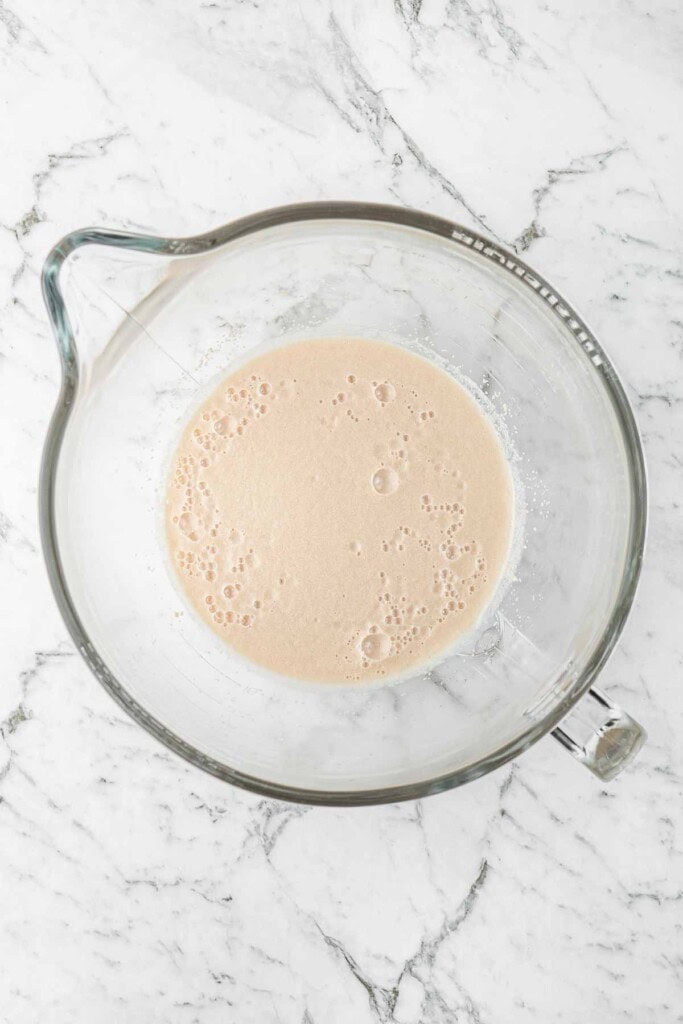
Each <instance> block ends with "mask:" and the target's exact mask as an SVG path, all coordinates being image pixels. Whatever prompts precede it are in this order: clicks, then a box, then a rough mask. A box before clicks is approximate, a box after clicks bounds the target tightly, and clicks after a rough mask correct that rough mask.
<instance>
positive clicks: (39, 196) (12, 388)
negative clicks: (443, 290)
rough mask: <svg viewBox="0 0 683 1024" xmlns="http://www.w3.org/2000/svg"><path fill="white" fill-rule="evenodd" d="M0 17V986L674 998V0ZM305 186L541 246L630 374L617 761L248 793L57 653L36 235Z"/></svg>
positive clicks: (680, 17) (539, 757)
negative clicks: (647, 521)
mask: <svg viewBox="0 0 683 1024" xmlns="http://www.w3.org/2000/svg"><path fill="white" fill-rule="evenodd" d="M0 50H1V54H2V60H1V62H0V76H1V80H2V87H1V90H0V97H1V100H2V102H1V104H0V125H1V126H2V140H3V145H4V156H3V161H2V174H1V175H0V222H1V225H2V227H1V230H0V303H1V305H2V315H1V318H0V417H1V422H2V425H3V428H2V429H3V435H2V436H3V444H2V445H1V446H0V464H1V466H2V469H1V471H0V481H1V485H0V567H1V569H0V572H1V577H0V579H1V586H0V624H1V625H0V633H1V637H2V642H1V644H0V657H1V659H2V660H1V662H0V664H1V666H2V685H1V686H0V723H2V724H1V737H0V1020H2V1021H3V1022H8V1024H24V1022H31V1024H33V1022H41V1024H42V1022H44V1021H49V1022H50V1024H71V1022H88V1024H89V1022H92V1021H97V1022H102V1024H114V1022H115V1024H119V1022H124V1021H125V1022H127V1024H132V1022H134V1024H138V1022H139V1024H152V1022H157V1021H158V1022H164V1024H167V1022H173V1024H175V1022H178V1024H191V1022H201V1024H213V1022H239V1024H250V1022H255V1024H270V1022H273V1024H347V1022H353V1024H366V1022H367V1024H371V1022H393V1021H395V1022H397V1024H432V1022H433V1024H452V1022H458V1024H498V1022H500V1024H517V1022H522V1021H524V1022H527V1021H539V1022H540V1021H543V1022H547V1021H558V1022H566V1024H578V1022H584V1021H601V1022H603V1024H611V1022H616V1021H620V1022H621V1021H631V1022H635V1024H651V1022H654V1021H657V1022H658V1024H669V1022H674V1021H681V1020H683V835H682V825H683V757H682V754H681V750H682V748H683V744H682V743H681V734H682V730H683V690H682V688H681V662H682V658H683V654H682V652H683V644H682V639H681V638H682V631H681V621H682V615H683V589H682V587H683V572H682V566H683V558H682V555H683V540H682V534H681V511H680V503H681V499H682V496H683V485H682V483H681V467H682V466H683V456H682V454H681V453H682V452H683V423H682V419H681V407H682V403H683V377H682V370H683V264H682V262H681V256H680V254H681V250H682V249H683V226H682V224H681V212H682V210H683V203H682V202H681V194H680V182H681V174H682V172H683V150H682V148H681V140H680V112H681V109H682V104H683V72H682V70H681V69H682V68H683V60H682V58H683V13H682V12H681V9H680V6H679V5H677V4H674V3H673V2H666V0H665V2H662V3H658V4H651V3H648V0H615V2H614V3H611V4H607V5H604V4H603V5H601V4H595V3H592V2H589V0H576V2H574V3H572V4H570V5H568V4H561V3H559V2H557V0H551V2H550V3H545V2H540V0H522V2H519V3H512V2H510V0H500V2H496V0H450V2H446V0H394V3H393V4H392V3H391V2H390V0H372V2H365V3H364V2H362V0H358V2H355V0H353V2H346V3H344V2H341V0H340V2H338V3H337V2H330V0H298V2H296V3H292V2H286V0H279V2H278V0H276V2H273V3H269V4H265V3H259V2H258V0H253V2H246V0H245V2H239V0H215V2H197V0H188V2H186V3H180V2H162V0H118V2H116V3H114V2H105V0H94V2H89V3H86V2H83V0H63V2H61V3H59V4H57V3H45V2H44V0H7V2H0ZM319 198H356V199H358V198H364V199H379V200H385V201H390V202H397V203H403V204H407V205H411V206H416V207H421V208H423V209H427V210H431V211H433V212H437V213H440V214H444V215H446V216H449V217H452V218H454V219H456V220H460V221H462V222H463V223H466V224H470V225H478V226H479V227H480V228H483V229H484V230H485V231H487V232H489V233H490V234H491V235H493V236H494V237H496V238H497V239H500V240H501V241H503V242H504V243H505V244H507V245H509V246H511V247H513V248H516V249H517V250H518V251H522V250H528V257H527V258H528V259H529V260H531V262H532V263H533V264H535V265H536V266H537V267H538V268H539V270H541V271H542V272H543V273H545V274H546V275H547V276H548V277H549V278H550V279H551V280H552V281H554V282H555V283H556V284H557V285H558V287H560V288H561V289H562V290H564V292H565V293H566V294H567V296H568V297H569V298H570V299H571V300H573V301H574V302H575V303H576V305H577V306H578V307H579V308H580V309H581V310H582V312H583V313H584V314H585V316H586V317H587V319H588V321H589V322H590V323H591V324H592V325H593V327H594V328H595V330H596V332H597V333H598V336H599V337H600V338H601V340H602V341H603V343H604V344H605V346H606V347H607V349H608V351H609V352H610V353H611V354H612V355H613V356H614V359H615V361H616V363H617V366H618V367H619V368H620V370H621V371H622V373H623V376H624V379H625V381H626V384H627V387H628V390H629V393H630V395H631V398H632V400H633V402H634V404H635V407H636V410H637V414H638V418H639V423H640V426H641V429H642V432H643V436H644V441H645V446H646V454H647V458H648V463H649V472H650V481H651V525H650V536H649V545H648V551H647V561H646V567H645V572H644V576H643V581H642V585H641V589H640V592H639V596H638V600H637V603H636V606H635V609H634V612H633V614H632V616H631V619H630V621H629V623H628V626H627V629H626V631H625V634H624V637H623V640H622V642H621V644H620V646H619V649H618V651H617V653H616V654H615V655H614V657H613V659H612V661H611V663H610V665H609V666H608V668H607V670H606V671H605V673H604V675H603V678H602V686H603V688H604V689H605V690H606V691H607V692H608V693H609V694H610V695H611V696H613V697H614V698H615V699H616V700H618V701H619V702H621V703H623V704H624V705H625V706H626V707H627V708H628V709H629V710H630V711H631V712H632V713H633V714H634V715H635V716H636V717H637V718H639V719H640V720H641V721H642V722H643V723H644V724H645V725H646V727H647V728H648V730H649V734H650V740H649V744H648V746H647V747H646V749H645V750H644V751H643V753H642V755H641V757H640V760H639V761H638V762H637V764H636V765H635V766H634V767H633V768H632V769H631V770H630V771H629V772H628V773H627V774H625V775H623V776H622V777H621V778H620V779H619V780H618V781H616V782H615V783H613V784H611V785H610V786H609V787H606V786H602V785H600V784H599V783H598V782H597V781H596V780H595V779H594V778H592V777H591V776H590V775H589V773H588V772H586V771H585V770H583V769H582V768H581V767H580V766H579V765H578V764H576V763H575V762H574V761H572V759H571V758H569V757H568V756H567V755H565V754H564V753H563V752H562V751H561V750H560V748H559V747H558V746H557V745H556V744H554V743H553V742H552V741H551V740H546V741H544V742H542V743H540V744H539V745H537V746H536V747H535V748H534V749H533V750H532V751H530V752H529V753H528V754H527V755H526V756H524V757H523V758H522V759H521V760H520V761H519V762H518V763H517V764H515V765H514V766H512V767H508V768H505V769H503V770H501V771H499V772H498V773H496V774H494V775H492V776H489V777H488V778H485V779H483V780H481V781H480V782H478V783H476V784H473V785H470V786H469V787H467V788H465V789H463V790H460V791H457V792H453V793H450V794H446V795H443V796H441V797H436V798H432V799H430V800H426V801H424V802H423V803H421V804H407V805H402V806H395V807H381V808H372V809H366V810H354V811H336V810H324V809H304V808H300V807H294V806H287V805H284V804H275V803H271V802H268V801H265V800H259V799H258V798H255V797H252V796H249V795H247V794H245V793H241V792H237V791H235V790H232V789H230V788H228V787H227V786H225V785H224V784H221V783H219V782H218V781H216V780H214V779H211V778H209V777H207V776H204V775H202V774H201V773H200V772H198V771H197V770H195V769H192V768H190V767H188V766H186V765H185V764H183V763H182V762H180V761H179V760H177V759H176V758H175V757H173V756H171V755H170V754H168V753H167V752H166V751H165V750H164V749H163V748H161V747H160V746H158V745H157V743H156V742H155V741H154V740H152V739H151V738H150V737H148V736H147V735H146V734H145V733H143V732H142V731H141V730H140V729H139V728H138V727H136V726H135V725H134V724H133V723H132V722H130V721H129V720H128V719H127V718H126V717H125V716H124V715H123V713H122V712H121V711H120V710H119V709H118V708H117V707H116V706H115V705H114V704H113V703H112V701H111V700H110V698H109V697H108V696H107V695H106V694H105V693H104V692H103V691H102V690H101V689H100V687H99V686H98V685H97V683H96V682H95V681H94V679H93V678H92V677H91V675H90V673H89V671H88V670H87V669H86V667H85V665H84V664H83V663H82V662H81V660H80V658H79V657H78V656H77V655H76V654H75V652H74V649H73V646H72V644H71V642H70V641H69V639H68V636H67V633H66V630H65V628H64V626H63V625H62V622H61V620H60V618H59V616H58V614H57V612H56V610H55V606H54V603H53V600H52V597H51V594H50V592H49V589H48V585H47V581H46V575H45V571H44V569H43V566H42V562H41V555H40V550H39V538H38V532H37V524H36V478H37V468H38V461H39V458H40V450H41V444H42V438H43V435H44V431H45V428H46V423H47V420H48V417H49V414H50V411H51V408H52V405H53V403H54V401H55V397H56V391H57V383H58V364H57V357H56V352H55V349H54V345H53V343H52V340H51V337H50V333H49V330H48V326H47V322H46V316H45V312H44V310H43V307H42V303H41V298H40V294H39V282H38V275H39V270H40V266H41V263H42V260H43V258H44V256H45V254H46V252H47V250H48V248H49V247H50V245H51V244H52V243H54V242H55V241H56V240H57V238H58V237H59V236H60V235H61V234H62V233H63V232H65V231H67V230H70V229H72V228H75V227H78V226H82V225H84V224H88V223H91V224H99V225H109V226H124V227H130V228H140V229H144V230H148V231H152V232H160V233H168V234H173V233H195V232H199V231H201V230H204V229H207V228H209V227H212V226H214V225H216V224H217V223H222V222H224V221H226V220H229V219H231V218H233V217H235V216H236V215H239V214H243V213H246V212H250V211H253V210H256V209H258V208H261V207H265V206H272V205H276V204H278V203H283V202H291V201H296V200H302V199H319Z"/></svg>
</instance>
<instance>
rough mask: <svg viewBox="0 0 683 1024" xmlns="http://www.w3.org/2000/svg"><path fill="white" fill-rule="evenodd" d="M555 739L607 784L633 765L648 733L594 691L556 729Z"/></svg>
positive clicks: (601, 694)
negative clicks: (632, 762) (628, 766)
mask: <svg viewBox="0 0 683 1024" xmlns="http://www.w3.org/2000/svg"><path fill="white" fill-rule="evenodd" d="M552 734H553V736H554V737H555V739H556V740H558V742H560V743H561V744H562V746H563V747H565V749H566V750H568V751H569V752H570V753H571V754H573V755H574V757H575V758H576V759H577V761H581V763H582V764H585V766H586V767H587V768H589V769H590V770H591V771H592V772H593V775H597V777H598V778H599V779H601V780H602V781H603V782H609V781H610V779H613V778H614V777H615V775H618V774H619V772H620V771H621V770H622V769H623V768H625V767H626V766H627V765H629V764H630V763H631V761H633V759H634V758H635V757H636V755H637V753H638V751H639V750H640V748H641V747H642V745H643V743H644V742H645V740H646V739H647V733H646V732H645V730H644V729H643V727H642V726H641V725H639V724H638V722H636V721H635V720H634V719H633V718H631V716H630V715H627V714H626V712H625V711H622V710H621V708H619V707H617V706H616V704H613V703H612V702H611V701H610V700H608V699H607V697H605V695H604V693H601V691H600V690H596V689H595V688H592V689H590V690H589V691H588V693H587V694H586V695H585V697H583V699H582V700H580V701H579V702H578V704H577V705H576V706H575V707H574V708H572V710H571V711H570V712H569V714H568V715H567V717H566V718H563V719H562V721H561V722H560V724H559V725H558V726H556V728H555V729H553V733H552Z"/></svg>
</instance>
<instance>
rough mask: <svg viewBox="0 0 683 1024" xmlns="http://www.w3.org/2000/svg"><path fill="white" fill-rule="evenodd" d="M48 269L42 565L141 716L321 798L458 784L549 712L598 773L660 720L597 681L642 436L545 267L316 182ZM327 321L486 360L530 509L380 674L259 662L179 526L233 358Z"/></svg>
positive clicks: (65, 253) (613, 611)
mask: <svg viewBox="0 0 683 1024" xmlns="http://www.w3.org/2000/svg"><path fill="white" fill-rule="evenodd" d="M43 284H44V293H45V298H46V302H47V306H48V310H49V313H50V316H51V319H52V322H53V325H54V330H55V334H56V338H57V344H58V346H59V352H60V356H61V361H62V369H63V379H62V388H61V394H60V397H59V401H58V404H57V408H56V411H55V413H54V417H53V419H52V423H51V426H50V429H49V432H48V436H47V440H46V444H45V452H44V460H43V466H42V478H41V488H40V514H41V529H42V536H43V544H44V550H45V556H46V561H47V566H48V570H49V574H50V578H51V581H52V586H53V588H54V592H55V595H56V598H57V601H58V603H59V607H60V609H61V612H62V615H63V616H64V620H65V622H66V624H67V626H68V628H69V630H70V632H71V635H72V636H73V638H74V641H75V642H76V644H77V646H78V648H79V650H80V651H81V653H82V654H83V656H84V658H85V659H86V661H87V662H88V664H89V665H90V667H91V669H92V670H93V672H94V673H95V675H96V676H97V678H98V679H99V680H100V682H101V683H102V684H103V685H104V686H105V687H106V689H107V690H108V691H109V692H110V693H111V694H112V696H113V697H114V698H115V699H116V700H117V701H119V703H120V704H121V705H123V707H124V708H126V710H127V711H128V712H129V713H130V715H131V716H132V717H133V718H134V719H135V720H136V721H137V722H139V723H140V725H142V726H144V727H145V728H146V729H147V730H149V731H150V732H151V733H153V734H154V735H155V736H156V737H157V738H158V739H160V740H161V741H162V742H163V743H165V744H166V745H167V746H168V747H170V748H171V749H172V750H174V751H176V753H178V754H180V755H181V756H183V757H185V758H187V760H189V761H191V762H192V763H193V764H196V765H198V766H199V767H201V768H203V769H205V770H206V771H208V772H211V773H213V774H214V775H217V776H219V777H220V778H222V779H225V780H227V781H229V782H232V783H235V784H237V785H241V786H244V787H246V788H248V789H251V790H254V791H256V792H258V793H262V794H266V795H268V796H273V797H279V798H284V799H291V800H300V801H306V802H310V803H325V804H361V803H379V802H382V801H394V800H402V799H407V798H415V797H420V796H424V795H427V794H430V793H434V792H438V791H440V790H444V789H448V788H449V787H451V786H457V785H460V784H462V783H464V782H467V781H468V780H471V779H474V778H477V777H478V776H480V775H482V774H483V773H485V772H487V771H490V770H491V769H493V768H496V767H497V766H499V765H501V764H503V763H504V762H506V761H508V760H510V759H511V758H513V757H515V756H516V755H518V754H520V753H521V752H522V751H524V750H525V749H526V748H528V747H529V746H530V745H531V744H532V743H534V742H535V741H536V740H538V739H539V738H540V737H541V736H543V735H545V734H546V733H548V732H550V731H553V734H554V735H555V736H556V738H557V739H559V740H560V741H561V742H562V743H563V744H564V745H565V746H566V747H567V748H568V749H570V750H571V751H572V753H574V754H575V755H576V756H577V757H578V758H579V759H580V760H581V761H583V762H584V763H585V764H587V765H588V766H589V767H590V768H591V769H592V770H593V771H594V772H595V774H597V775H598V776H599V777H600V778H602V779H608V778H611V777H612V776H613V775H615V774H616V772H617V771H618V770H619V769H620V767H621V766H623V764H625V763H626V762H627V761H628V760H630V759H631V758H632V757H633V756H634V755H635V753H636V752H637V750H638V748H639V747H640V745H641V743H642V741H643V738H644V732H643V730H642V729H641V728H640V727H639V726H638V725H637V723H635V722H634V721H633V719H631V718H630V717H629V716H628V715H627V714H625V713H624V712H623V711H620V710H619V709H618V708H616V707H614V705H613V704H611V703H610V702H609V701H608V700H607V698H606V697H604V696H603V695H602V694H601V693H599V692H598V691H596V690H594V689H590V687H591V684H592V683H593V681H594V679H595V677H596V676H597V674H598V672H599V671H600V669H601V668H602V666H603V665H604V664H605V661H606V659H607V657H608V655H609V654H610V652H611V650H612V648H613V647H614V644H615V642H616V640H617V638H618V636H619V633H620V632H621V629H622V627H623V625H624V621H625V619H626V616H627V613H628V611H629V608H630V605H631V602H632V600H633V596H634V591H635V587H636V582H637V578H638V574H639V570H640V565H641V558H642V553H643V543H644V535H645V518H646V484H645V471H644V464H643V456H642V450H641V446H640V442H639V439H638V433H637V430H636V426H635V423H634V420H633V415H632V413H631V410H630V407H629V404H628V401H627V399H626V396H625V394H624V391H623V388H622V386H621V384H620V382H619V380H618V377H617V375H616V373H615V370H614V368H613V367H612V365H611V363H610V361H609V360H608V358H607V356H606V355H605V353H604V351H603V349H602V348H601V346H600V345H599V344H598V342H597V341H596V340H595V338H594V337H593V335H592V334H591V332H590V330H589V329H588V327H587V326H586V325H585V323H584V322H583V321H582V320H581V318H580V317H579V316H578V314H577V313H575V311H574V310H573V309H572V308H571V306H569V305H568V304H567V303H566V302H565V301H564V300H563V299H562V298H561V297H560V296H559V295H558V294H557V292H556V290H555V289H554V288H553V287H552V286H551V285H549V284H548V283H547V282H546V281H544V280H543V278H542V277H541V276H540V275H539V274H537V273H536V272H535V271H533V270H532V269H531V268H530V267H528V266H527V265H526V264H525V263H523V262H522V261H521V260H520V259H518V258H517V257H516V256H514V255H512V254H511V253H508V252H506V251H505V250H503V249H501V248H500V247H499V246H497V245H495V244H494V243H492V242H490V241H488V240H487V239H485V238H483V237H481V236H480V235H478V234H475V233H474V232H472V231H470V230H468V229H465V228H462V227H459V226H458V225H456V224H453V223H451V222H449V221H445V220H441V219H439V218H437V217H432V216H430V215H427V214H424V213H417V212H413V211H409V210H403V209H397V208H393V207H387V206H379V205H365V204H357V203H314V204H307V205H299V206H291V207H285V208H280V209H275V210H270V211H266V212H263V213H259V214H256V215H254V216H251V217H247V218H245V219H243V220H240V221H237V222H235V223H232V224H229V225H226V226H225V227H221V228H218V229H217V230H216V231H212V232H210V233H208V234H205V235H200V236H197V237H195V238H180V239H170V238H155V237H149V236H143V235H133V234H128V233H124V232H113V231H99V230H83V231H76V232H74V233H73V234H70V235H68V236H67V237H66V238H64V239H63V240H62V241H61V242H60V243H59V245H57V246H56V247H55V249H54V250H53V251H52V252H51V253H50V255H49V257H48V259H47V262H46V264H45V268H44V276H43ZM330 336H339V337H344V336H346V337H365V338H370V339H372V338H378V339H382V340H386V341H390V342H394V343H395V344H398V345H403V346H406V347H408V348H411V349H414V350H416V351H418V352H420V353H421V354H422V355H423V356H426V357H427V358H432V359H434V360H435V361H437V362H438V363H439V365H442V366H446V367H451V368H452V370H453V371H454V372H456V373H457V374H458V375H459V376H460V377H465V378H468V379H469V380H470V381H472V382H473V384H474V385H476V387H477V388H478V389H479V392H480V395H482V396H484V397H483V398H482V401H483V402H484V403H485V404H486V405H487V407H488V408H489V410H490V411H491V413H492V415H494V417H496V418H497V420H498V422H499V423H500V424H502V427H503V430H504V432H505V434H506V436H507V438H508V441H509V445H510V450H511V452H513V453H514V455H513V469H514V474H515V477H516V481H517V484H516V486H517V491H518V501H519V504H520V508H523V513H524V514H523V516H520V522H521V520H522V519H523V525H522V526H521V531H522V536H521V537H520V548H519V560H518V563H517V567H516V572H515V575H514V579H513V580H512V581H511V582H510V584H509V585H508V587H507V589H505V591H504V593H503V594H502V597H501V599H500V601H499V602H498V604H497V606H496V607H495V608H493V609H491V610H490V611H489V613H488V614H486V615H485V616H484V618H483V619H482V621H481V622H480V624H479V627H478V628H477V630H476V632H475V634H474V635H470V636H469V637H468V638H467V640H466V641H465V642H464V643H461V644H460V645H459V646H457V647H456V648H454V649H453V650H451V651H450V652H448V653H447V654H446V655H445V656H444V657H443V659H442V660H441V662H440V663H439V664H438V665H437V666H436V667H432V668H431V669H430V670H428V671H426V670H421V671H416V672H415V674H414V675H413V677H412V678H409V679H403V680H401V681H398V682H395V683H393V684H391V685H384V686H379V687H377V686H375V687H367V686H362V685H359V686H354V685H348V686H330V685H322V684H315V683H311V684H302V683H299V684H294V683H292V682H287V681H283V680H278V679H276V678H274V677H272V676H268V675H267V674H265V673H264V672H260V671H259V669H258V668H257V667H256V666H254V665H249V664H246V663H245V662H244V661H241V660H240V659H239V658H238V657H237V656H236V655H235V654H234V653H233V652H232V651H231V650H230V648H229V647H227V646H226V645H225V644H223V643H222V642H221V640H220V639H219V638H218V637H216V636H215V635H214V634H213V633H212V632H211V631H210V630H209V629H208V627H206V626H205V625H204V624H203V623H202V622H200V621H199V619H198V618H197V617H196V616H194V615H192V614H183V615H179V614H178V609H179V607H180V605H181V599H180V597H179V592H178V590H177V588H176V586H175V585H174V583H173V580H172V577H171V574H170V571H169V568H168V563H167V557H166V553H165V550H164V541H163V533H162V529H161V518H162V509H163V501H164V491H165V484H166V469H167V463H168V460H169V456H170V451H171V449H172V446H173V444H174V442H175V441H176V440H177V438H178V435H179V429H180V423H181V421H182V419H183V418H184V416H185V415H186V413H187V410H188V407H189V406H191V405H192V404H193V403H197V402H198V401H199V399H200V397H201V396H202V395H203V394H204V393H205V392H206V388H207V387H208V386H209V384H210V382H212V381H213V380H214V378H215V377H216V375H217V374H220V373H222V372H224V371H225V369H226V368H227V367H228V365H229V364H233V363H235V362H239V361H243V360H245V359H246V358H247V357H248V356H249V354H250V353H251V352H252V351H254V350H256V349H258V348H262V347H263V346H265V345H268V344H274V343H278V344H279V343H282V342H285V341H287V340H289V339H291V340H294V339H300V338H305V337H315V338H320V337H330ZM311 557H312V558H314V557H315V551H312V552H311ZM302 627H303V628H302V640H301V642H302V643H305V624H302ZM581 698H583V699H581ZM577 702H579V703H578V704H577ZM575 705H576V706H575Z"/></svg>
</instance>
